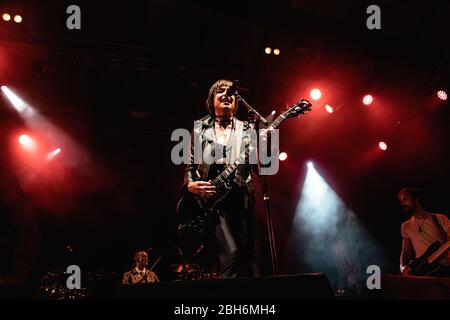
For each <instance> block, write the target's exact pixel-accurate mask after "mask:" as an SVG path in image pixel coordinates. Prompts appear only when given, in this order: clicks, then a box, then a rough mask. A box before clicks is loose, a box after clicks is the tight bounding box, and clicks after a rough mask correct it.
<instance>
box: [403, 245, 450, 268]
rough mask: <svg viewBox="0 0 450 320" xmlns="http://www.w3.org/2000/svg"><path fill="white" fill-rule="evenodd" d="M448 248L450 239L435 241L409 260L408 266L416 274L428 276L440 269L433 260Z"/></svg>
mask: <svg viewBox="0 0 450 320" xmlns="http://www.w3.org/2000/svg"><path fill="white" fill-rule="evenodd" d="M449 249H450V241H446V242H440V241H436V242H434V243H433V244H432V245H430V246H429V247H428V249H427V251H425V253H424V254H423V255H422V256H421V257H419V258H417V259H413V260H411V261H410V262H409V264H408V267H409V268H410V269H411V271H412V272H413V274H414V275H416V276H428V275H432V273H434V272H436V271H437V270H439V269H440V267H439V265H437V264H435V263H434V262H435V261H436V260H438V259H439V258H440V257H442V255H443V254H445V253H446V252H447V251H448V250H449Z"/></svg>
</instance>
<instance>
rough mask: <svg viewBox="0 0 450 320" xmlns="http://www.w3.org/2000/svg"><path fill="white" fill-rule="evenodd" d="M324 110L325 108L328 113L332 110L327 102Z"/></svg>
mask: <svg viewBox="0 0 450 320" xmlns="http://www.w3.org/2000/svg"><path fill="white" fill-rule="evenodd" d="M325 110H327V112H328V113H333V112H334V110H333V107H332V106H330V105H329V104H327V105H326V106H325Z"/></svg>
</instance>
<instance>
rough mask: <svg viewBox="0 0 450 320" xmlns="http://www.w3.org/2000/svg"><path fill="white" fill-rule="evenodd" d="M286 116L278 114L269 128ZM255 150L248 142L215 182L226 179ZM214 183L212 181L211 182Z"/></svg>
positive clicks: (275, 126) (277, 124)
mask: <svg viewBox="0 0 450 320" xmlns="http://www.w3.org/2000/svg"><path fill="white" fill-rule="evenodd" d="M286 119H287V117H286V116H285V115H284V114H281V115H279V116H278V117H277V118H276V119H275V121H273V122H272V124H271V125H270V128H271V129H276V128H277V127H279V126H280V125H281V124H282V123H283V122H284V120H286ZM254 150H255V146H254V145H253V144H250V145H249V146H248V147H247V148H245V150H244V151H242V152H241V154H240V155H239V157H238V158H237V159H236V160H235V161H234V162H233V163H231V164H229V165H227V166H226V167H225V169H224V170H223V171H222V173H221V174H220V175H219V176H217V178H216V179H215V182H223V181H226V180H227V179H228V178H229V177H230V175H231V174H233V172H234V171H235V170H236V169H237V168H238V167H239V166H240V165H241V164H245V160H246V159H247V158H248V157H249V156H250V154H251V153H252V152H253V151H254ZM213 184H214V182H213Z"/></svg>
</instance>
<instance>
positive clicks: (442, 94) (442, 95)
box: [437, 90, 447, 101]
mask: <svg viewBox="0 0 450 320" xmlns="http://www.w3.org/2000/svg"><path fill="white" fill-rule="evenodd" d="M437 96H438V98H439V99H441V100H443V101H445V100H447V92H445V91H444V90H439V91H438V92H437Z"/></svg>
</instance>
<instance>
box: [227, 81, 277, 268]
mask: <svg viewBox="0 0 450 320" xmlns="http://www.w3.org/2000/svg"><path fill="white" fill-rule="evenodd" d="M234 96H235V99H236V101H238V102H240V103H242V104H243V105H244V106H245V107H246V108H247V109H248V111H249V114H253V115H254V116H255V117H256V119H257V120H256V121H254V122H256V123H257V124H259V123H262V124H263V126H264V127H268V126H269V121H267V120H266V119H265V118H264V117H263V116H262V115H261V114H260V113H259V112H258V111H256V110H255V109H254V108H252V107H251V106H250V105H249V104H248V103H247V101H245V100H244V98H242V97H241V96H240V95H239V93H238V92H237V90H235V92H234ZM258 122H259V123H258ZM255 128H256V133H257V137H258V141H257V142H258V144H257V147H256V151H257V159H258V176H259V177H260V179H261V180H262V190H263V195H264V211H265V217H266V223H267V232H268V237H269V246H270V257H271V260H272V274H273V275H278V259H277V250H276V244H275V234H274V231H273V223H272V217H271V214H270V196H269V186H268V182H267V175H260V174H259V173H260V161H259V125H255Z"/></svg>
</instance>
